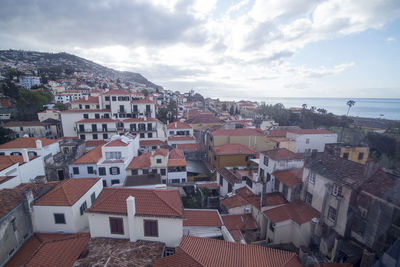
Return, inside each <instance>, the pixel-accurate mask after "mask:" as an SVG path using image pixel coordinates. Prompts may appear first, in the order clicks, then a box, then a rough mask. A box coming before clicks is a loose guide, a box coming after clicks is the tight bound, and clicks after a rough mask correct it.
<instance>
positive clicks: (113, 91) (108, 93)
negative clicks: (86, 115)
mask: <svg viewBox="0 0 400 267" xmlns="http://www.w3.org/2000/svg"><path fill="white" fill-rule="evenodd" d="M130 94H131V93H130V92H128V91H125V90H117V89H113V90H110V91H108V92H105V93H103V95H130Z"/></svg>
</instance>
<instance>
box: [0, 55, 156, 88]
mask: <svg viewBox="0 0 400 267" xmlns="http://www.w3.org/2000/svg"><path fill="white" fill-rule="evenodd" d="M0 61H13V62H17V63H25V64H33V65H35V66H36V68H38V69H40V68H51V67H59V68H61V69H63V70H66V69H68V70H73V71H77V72H89V73H93V74H96V75H98V76H104V77H106V76H107V77H110V78H112V79H118V78H119V79H121V80H122V81H125V82H133V83H139V84H145V85H147V86H149V87H152V88H155V89H157V88H159V89H160V88H162V87H161V86H159V85H156V84H154V83H152V82H151V81H149V80H147V79H146V78H145V77H143V76H142V75H141V74H140V73H135V72H129V71H117V70H113V69H110V68H107V67H104V66H102V65H100V64H97V63H94V62H92V61H90V60H87V59H84V58H81V57H78V56H75V55H72V54H68V53H43V52H35V51H23V50H0Z"/></svg>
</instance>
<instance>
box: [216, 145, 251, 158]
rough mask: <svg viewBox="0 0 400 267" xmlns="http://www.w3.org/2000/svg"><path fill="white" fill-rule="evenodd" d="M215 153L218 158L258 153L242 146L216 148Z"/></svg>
mask: <svg viewBox="0 0 400 267" xmlns="http://www.w3.org/2000/svg"><path fill="white" fill-rule="evenodd" d="M214 151H215V154H216V155H217V156H222V155H239V154H242V155H249V154H251V155H253V154H257V151H255V150H253V149H251V148H249V147H248V146H245V145H242V144H225V145H220V146H215V147H214Z"/></svg>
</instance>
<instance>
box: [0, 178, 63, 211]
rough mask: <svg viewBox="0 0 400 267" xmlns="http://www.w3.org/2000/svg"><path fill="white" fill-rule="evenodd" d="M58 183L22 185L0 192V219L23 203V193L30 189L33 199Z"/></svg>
mask: <svg viewBox="0 0 400 267" xmlns="http://www.w3.org/2000/svg"><path fill="white" fill-rule="evenodd" d="M58 183H59V182H51V183H45V184H39V183H38V184H37V183H24V184H20V185H18V186H16V187H14V188H7V189H1V190H0V218H2V217H3V216H4V215H6V214H7V213H8V212H9V211H11V210H12V209H14V208H15V207H16V206H17V205H19V204H20V203H22V202H23V200H24V196H23V192H24V191H26V190H28V189H31V190H32V193H33V196H34V198H37V197H39V196H40V194H41V193H43V192H46V190H47V191H48V190H50V189H52V188H53V187H54V186H56V185H57V184H58Z"/></svg>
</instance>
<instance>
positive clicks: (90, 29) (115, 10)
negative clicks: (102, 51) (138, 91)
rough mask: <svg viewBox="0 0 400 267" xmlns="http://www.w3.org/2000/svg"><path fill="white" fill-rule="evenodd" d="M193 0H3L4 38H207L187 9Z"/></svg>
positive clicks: (52, 41)
mask: <svg viewBox="0 0 400 267" xmlns="http://www.w3.org/2000/svg"><path fill="white" fill-rule="evenodd" d="M190 3H191V1H190V2H189V1H182V2H180V3H178V5H177V6H176V7H175V9H174V11H172V12H171V11H169V10H166V9H162V8H160V7H155V6H153V5H151V4H149V3H148V2H146V1H144V2H142V3H135V2H134V1H128V0H121V1H101V0H99V1H98V0H85V1H81V0H70V1H54V0H43V1H33V0H23V1H14V0H5V1H2V8H1V9H0V28H1V29H2V33H1V36H2V39H3V40H4V39H6V42H5V43H6V44H7V43H8V42H10V43H15V42H18V41H19V42H22V43H26V44H27V45H30V46H32V45H34V44H37V45H38V46H40V44H45V45H46V46H64V47H68V46H81V47H86V48H93V47H101V46H106V45H115V44H118V45H124V46H135V45H146V46H161V45H166V44H171V43H177V42H185V43H191V44H196V43H203V42H205V40H206V36H205V35H206V33H205V32H204V31H202V30H201V27H200V26H201V23H202V22H201V21H199V20H198V19H196V18H194V17H193V16H192V15H190V14H189V12H188V11H187V9H188V6H189V4H190ZM7 41H8V42H7ZM3 46H4V44H3Z"/></svg>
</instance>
